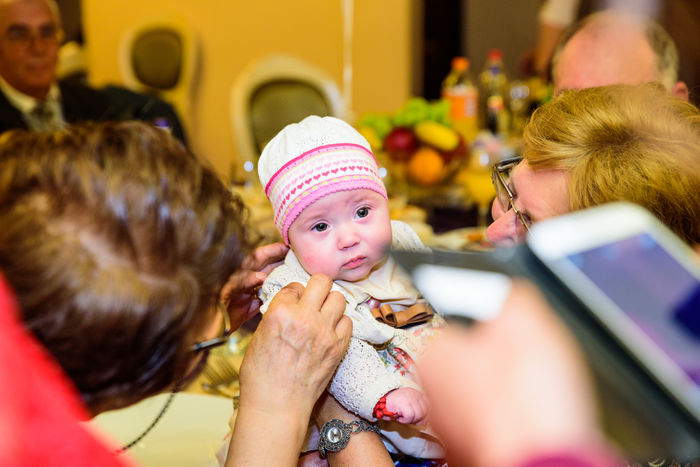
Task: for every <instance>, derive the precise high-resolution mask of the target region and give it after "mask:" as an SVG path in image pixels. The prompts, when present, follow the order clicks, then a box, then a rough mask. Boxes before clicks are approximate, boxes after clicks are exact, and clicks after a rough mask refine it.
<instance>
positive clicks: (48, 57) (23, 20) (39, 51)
mask: <svg viewBox="0 0 700 467" xmlns="http://www.w3.org/2000/svg"><path fill="white" fill-rule="evenodd" d="M62 34H63V32H62V30H61V21H60V15H59V11H58V7H57V5H56V3H55V1H54V0H0V132H4V131H6V130H9V129H12V128H26V129H31V130H54V129H60V128H62V127H64V126H65V125H67V124H70V123H77V122H81V121H87V120H93V121H103V120H125V119H139V120H147V121H152V122H154V123H156V124H159V125H162V126H167V127H168V128H170V129H171V130H172V131H173V133H174V134H175V136H177V137H178V138H180V139H181V140H182V141H183V142H184V141H185V136H184V132H183V130H182V127H181V125H180V122H179V119H178V118H177V116H176V114H175V112H174V110H173V108H172V106H170V105H169V104H167V103H165V102H163V101H162V100H160V99H158V98H156V97H153V96H145V95H143V94H138V93H135V92H132V91H129V90H126V89H123V88H118V87H114V86H111V87H109V88H106V89H104V90H98V89H93V88H90V87H87V86H83V85H81V84H69V83H59V82H57V80H56V65H57V62H58V48H59V45H60V41H61V38H62Z"/></svg>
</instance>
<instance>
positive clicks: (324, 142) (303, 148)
mask: <svg viewBox="0 0 700 467" xmlns="http://www.w3.org/2000/svg"><path fill="white" fill-rule="evenodd" d="M258 175H259V176H260V183H262V186H263V187H264V188H265V194H266V195H267V197H268V199H269V200H270V202H271V203H272V208H273V210H274V212H275V225H276V226H277V228H278V229H279V231H280V233H281V234H282V238H283V239H284V242H285V243H287V244H289V238H288V235H287V233H288V232H289V227H290V226H291V225H292V222H294V220H295V219H296V218H297V216H299V214H301V212H302V211H303V210H304V208H306V207H307V206H309V205H310V204H311V203H313V202H314V201H316V200H318V199H320V198H322V197H324V196H327V195H329V194H331V193H335V192H338V191H344V190H357V189H360V188H366V189H370V190H374V191H376V192H377V193H379V194H381V195H382V196H384V197H385V198H386V197H387V195H386V188H385V187H384V183H383V182H382V179H381V178H380V177H379V174H378V166H377V161H376V159H375V158H374V154H372V151H371V150H370V146H369V143H368V142H367V140H366V139H365V138H364V137H362V135H361V134H360V133H358V132H357V130H355V129H354V128H353V127H351V126H350V125H348V124H347V123H345V122H344V121H342V120H339V119H337V118H333V117H318V116H316V115H312V116H310V117H306V118H305V119H304V120H302V121H301V122H299V123H292V124H291V125H287V126H286V127H284V129H282V131H280V132H279V133H277V135H276V136H275V137H274V138H272V139H271V140H270V142H269V143H267V145H266V146H265V149H263V152H262V154H261V155H260V159H259V161H258Z"/></svg>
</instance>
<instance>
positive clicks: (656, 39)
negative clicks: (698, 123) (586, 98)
mask: <svg viewBox="0 0 700 467" xmlns="http://www.w3.org/2000/svg"><path fill="white" fill-rule="evenodd" d="M552 75H553V81H554V92H555V94H558V93H559V92H561V91H563V90H564V89H583V88H589V87H594V86H605V85H609V84H641V83H645V82H650V81H656V82H659V83H661V84H662V85H663V86H664V87H665V88H666V89H667V90H668V91H669V92H671V93H672V94H674V95H676V96H678V97H681V98H683V99H686V100H687V99H688V88H687V86H686V85H685V83H683V82H680V81H677V80H678V51H677V50H676V46H675V44H674V43H673V40H672V39H671V37H670V36H669V35H668V33H667V32H666V31H665V30H664V29H663V28H662V27H661V26H660V25H659V24H658V23H656V22H654V21H652V20H649V19H647V18H642V17H635V16H631V15H625V14H623V13H619V12H615V11H610V10H608V11H604V12H600V13H595V14H593V15H591V16H588V17H586V18H584V19H583V20H582V21H580V22H579V23H577V24H576V25H574V26H573V27H572V28H571V29H569V30H568V31H567V32H566V33H565V34H564V37H562V39H561V40H560V42H559V46H558V47H557V50H556V52H555V54H554V58H553V59H552Z"/></svg>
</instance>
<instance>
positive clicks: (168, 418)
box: [88, 393, 233, 467]
mask: <svg viewBox="0 0 700 467" xmlns="http://www.w3.org/2000/svg"><path fill="white" fill-rule="evenodd" d="M168 396H169V394H159V395H157V396H154V397H150V398H148V399H145V400H143V401H141V402H139V403H138V404H135V405H132V406H130V407H127V408H125V409H120V410H113V411H109V412H104V413H102V414H100V415H98V416H97V417H96V418H95V419H94V420H92V421H90V422H88V424H89V425H91V429H97V431H98V432H102V433H106V436H107V437H108V438H109V439H110V440H111V444H112V445H114V444H118V445H119V446H121V445H123V444H125V443H129V442H131V441H132V440H133V439H134V438H136V437H137V436H139V435H140V434H141V433H142V432H143V430H145V429H146V428H147V427H148V426H149V425H150V424H151V423H152V422H153V419H154V418H155V417H156V415H157V414H158V412H160V410H161V409H162V408H163V405H164V404H165V401H166V400H167V398H168ZM232 414H233V404H232V401H231V399H226V398H223V397H218V396H210V395H203V394H189V393H179V394H178V395H176V396H175V399H173V402H172V404H171V405H170V407H168V410H167V411H166V412H165V414H164V415H163V418H161V419H160V420H159V421H158V423H157V424H156V426H155V428H153V430H151V431H150V433H148V434H147V435H146V436H145V437H144V438H143V439H142V440H141V441H139V442H138V443H137V444H136V445H135V446H133V447H132V448H131V449H129V451H128V452H129V455H130V456H131V457H132V459H134V460H136V461H137V462H139V463H140V465H143V466H144V467H151V466H152V467H160V466H164V465H167V466H170V467H217V466H218V465H219V463H218V462H217V460H216V451H218V450H219V449H220V448H221V446H222V445H223V443H224V437H225V436H226V434H227V433H228V432H229V426H228V421H229V419H230V418H231V415H232Z"/></svg>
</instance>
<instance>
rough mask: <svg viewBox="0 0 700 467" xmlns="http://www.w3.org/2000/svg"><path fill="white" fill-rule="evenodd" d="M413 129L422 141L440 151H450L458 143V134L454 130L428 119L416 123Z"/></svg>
mask: <svg viewBox="0 0 700 467" xmlns="http://www.w3.org/2000/svg"><path fill="white" fill-rule="evenodd" d="M413 131H414V133H415V134H416V136H417V137H418V139H419V140H421V141H422V142H423V143H425V144H429V145H431V146H433V147H435V148H437V149H439V150H440V151H452V150H453V149H455V148H456V147H457V145H458V144H459V135H458V134H457V132H456V131H454V130H453V129H452V128H449V127H446V126H445V125H441V124H440V123H437V122H433V121H430V120H427V121H424V122H420V123H417V124H416V126H414V127H413Z"/></svg>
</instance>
